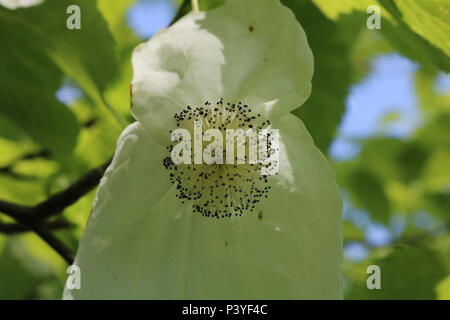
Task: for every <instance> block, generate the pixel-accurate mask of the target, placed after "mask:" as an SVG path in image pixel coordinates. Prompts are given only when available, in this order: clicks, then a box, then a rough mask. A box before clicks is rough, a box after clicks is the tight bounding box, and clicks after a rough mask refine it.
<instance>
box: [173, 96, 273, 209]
mask: <svg viewBox="0 0 450 320" xmlns="http://www.w3.org/2000/svg"><path fill="white" fill-rule="evenodd" d="M259 118H261V115H260V114H254V113H253V112H252V110H251V108H250V107H248V106H247V105H244V104H242V103H241V102H239V103H237V104H235V103H231V102H226V103H225V102H224V100H223V98H222V99H220V100H219V101H217V102H216V103H210V102H209V101H207V102H205V104H204V106H201V107H192V106H186V108H184V109H183V110H181V111H180V112H179V113H176V114H175V115H174V119H175V120H176V124H177V128H183V129H187V130H188V131H190V132H191V134H193V132H194V126H193V124H194V123H195V121H200V123H201V124H202V126H203V129H204V130H205V131H206V130H208V129H219V130H220V131H221V132H222V134H223V137H227V135H226V130H227V129H243V130H247V129H248V128H250V129H254V130H256V131H257V130H261V129H266V128H268V127H270V122H269V121H268V120H266V121H262V120H260V119H259ZM170 133H172V131H170ZM201 138H202V137H201ZM242 140H243V141H242ZM242 140H241V142H240V143H245V141H247V140H248V144H246V145H245V147H246V148H245V151H246V152H245V153H244V155H243V157H242V158H241V157H239V154H238V153H237V152H236V149H237V148H234V154H233V158H234V163H232V164H230V163H227V162H225V161H224V163H212V164H178V165H176V164H175V163H174V162H173V161H172V158H171V157H167V158H165V159H164V166H165V168H166V169H167V170H169V172H170V174H169V179H170V181H171V182H172V183H173V184H174V185H176V189H177V191H178V194H177V197H178V198H179V199H181V200H182V201H183V203H184V202H189V203H192V208H193V211H194V212H197V213H201V214H202V215H203V216H206V217H216V218H225V217H231V216H242V214H243V213H244V212H252V211H253V210H254V209H255V206H256V204H257V203H259V202H260V201H261V200H262V199H264V198H267V197H268V193H269V190H270V186H269V185H268V178H269V177H268V176H267V175H262V174H261V168H262V167H263V164H261V163H260V162H254V163H249V162H251V161H249V160H251V157H250V152H249V151H250V149H251V148H252V147H256V148H257V150H258V151H257V152H258V154H262V153H264V154H265V156H266V157H267V156H268V155H270V153H272V152H276V151H278V150H273V148H272V145H271V141H270V135H269V136H267V141H266V143H263V145H262V146H261V145H260V146H259V147H258V146H257V144H258V138H253V139H250V138H248V139H245V138H244V139H242ZM227 141H228V140H227ZM227 141H225V142H227ZM238 141H239V140H238ZM202 143H203V142H202ZM233 143H234V142H233ZM238 143H239V142H238ZM238 143H237V144H238ZM167 150H168V151H169V152H172V150H173V145H169V146H168V147H167ZM195 152H198V151H196V150H194V152H192V153H191V158H192V160H193V159H194V158H195V156H196V154H195ZM202 152H203V151H202ZM226 156H227V155H226V150H223V159H227V158H226ZM241 156H242V155H241ZM242 162H243V163H242ZM191 163H194V161H192V162H191ZM272 164H273V163H268V164H267V163H266V164H264V166H270V165H272Z"/></svg>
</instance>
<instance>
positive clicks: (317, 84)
mask: <svg viewBox="0 0 450 320" xmlns="http://www.w3.org/2000/svg"><path fill="white" fill-rule="evenodd" d="M283 3H284V4H285V5H286V6H288V7H289V8H290V9H291V10H292V11H293V12H294V13H295V15H296V17H297V20H298V21H299V22H300V23H301V24H302V25H303V26H304V28H305V32H306V34H307V36H308V42H309V45H310V46H311V50H312V51H313V54H314V76H313V80H312V92H311V96H310V97H309V99H308V100H307V101H306V102H305V103H304V105H303V106H302V107H301V108H298V109H296V110H295V111H293V114H295V115H296V116H298V117H299V118H301V119H302V120H303V121H304V123H305V125H306V127H307V128H308V130H309V131H310V132H311V135H312V136H313V138H314V142H315V143H316V144H317V146H318V147H319V148H320V149H321V150H322V152H324V153H326V152H327V150H328V147H329V145H330V143H331V141H332V139H333V137H334V136H335V134H336V129H337V126H338V125H339V123H340V120H341V116H342V114H343V112H344V109H345V106H344V103H345V97H346V96H347V93H348V90H349V85H350V77H351V75H350V72H351V65H350V60H349V51H350V48H351V42H349V41H348V40H347V39H346V38H344V36H343V35H342V30H341V29H340V28H339V27H337V25H336V23H333V22H332V21H330V20H328V19H327V18H326V17H325V16H324V15H323V14H322V13H321V12H320V11H319V10H318V9H317V8H316V7H315V6H314V5H313V4H312V3H311V2H310V1H297V0H284V1H283ZM354 30H355V32H357V30H358V29H354ZM325 35H326V36H325Z"/></svg>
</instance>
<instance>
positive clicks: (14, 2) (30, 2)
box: [0, 0, 44, 10]
mask: <svg viewBox="0 0 450 320" xmlns="http://www.w3.org/2000/svg"><path fill="white" fill-rule="evenodd" d="M42 2H44V0H0V5H2V6H4V7H6V8H8V9H11V10H15V9H19V8H27V7H33V6H37V5H39V4H41V3H42Z"/></svg>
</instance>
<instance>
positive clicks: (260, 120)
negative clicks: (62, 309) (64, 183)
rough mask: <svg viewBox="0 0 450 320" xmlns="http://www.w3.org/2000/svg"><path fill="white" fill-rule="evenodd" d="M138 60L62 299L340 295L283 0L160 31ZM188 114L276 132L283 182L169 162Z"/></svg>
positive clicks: (330, 179) (302, 49)
mask: <svg viewBox="0 0 450 320" xmlns="http://www.w3.org/2000/svg"><path fill="white" fill-rule="evenodd" d="M132 63H133V70H134V76H133V81H132V113H133V115H134V117H135V118H136V120H137V121H136V122H135V123H133V124H131V125H130V126H129V127H128V128H126V129H125V130H124V132H123V133H122V135H121V136H120V138H119V140H118V142H117V148H116V153H115V155H114V159H113V161H112V163H111V165H110V166H109V168H108V169H107V171H106V173H105V175H104V177H103V179H102V181H101V183H100V186H99V189H98V191H97V195H96V200H95V202H94V208H93V212H92V215H91V217H90V219H89V222H88V225H87V227H86V230H85V232H84V235H83V237H82V239H81V243H80V247H79V249H78V253H77V256H76V259H75V264H76V265H78V266H79V267H80V270H81V289H80V290H76V289H73V290H69V289H66V292H65V298H67V299H90V298H95V299H108V298H111V299H115V298H130V299H258V298H261V299H339V298H341V294H342V293H341V291H342V279H341V256H342V235H341V199H340V196H339V193H338V189H337V186H336V182H335V177H334V174H333V172H332V170H331V168H330V166H329V164H328V162H327V160H326V159H325V157H324V156H323V155H322V154H321V152H320V151H319V150H318V149H317V148H316V147H315V145H314V143H313V140H312V139H311V137H310V135H309V134H308V131H307V130H306V128H305V127H304V125H303V124H302V122H301V120H300V119H298V118H297V117H295V116H293V115H292V114H290V111H291V110H293V109H294V108H297V107H298V106H300V105H301V104H302V103H303V102H304V101H305V100H306V99H307V98H308V96H309V94H310V90H311V78H312V74H313V56H312V53H311V50H310V48H309V46H308V43H307V39H306V35H305V33H304V31H303V29H302V27H301V26H300V24H299V23H298V22H297V20H296V19H295V17H294V15H293V13H292V12H291V11H290V10H289V9H288V8H286V7H285V6H283V5H282V4H281V3H280V2H279V1H278V0H246V1H241V0H228V1H226V3H225V4H224V5H223V6H221V7H218V8H216V9H214V10H211V11H209V12H191V13H189V14H187V15H186V16H185V17H183V18H182V19H180V20H179V21H178V22H177V23H175V24H174V25H172V26H171V27H169V28H168V29H166V30H163V31H161V32H159V33H157V34H156V35H155V36H153V37H152V38H151V39H150V40H149V41H148V42H146V43H144V44H141V45H140V46H138V47H137V48H136V49H135V51H134V54H133V57H132ZM194 120H196V121H200V122H201V123H202V124H203V125H204V126H206V127H207V128H212V129H217V130H219V131H221V132H222V133H223V134H224V136H226V134H225V131H226V130H227V129H236V128H242V127H245V128H252V127H254V128H268V127H270V128H276V129H277V130H278V132H279V147H278V152H279V157H278V161H279V164H278V165H279V168H278V172H277V174H274V175H261V173H260V169H261V164H259V163H257V164H254V163H253V164H251V163H245V164H228V163H201V164H196V163H195V162H194V164H190V165H185V164H180V165H177V164H175V163H173V161H171V160H170V151H171V150H173V141H171V140H172V139H171V132H173V130H175V129H177V128H184V129H186V130H187V131H189V132H191V133H193V130H194V128H193V125H192V122H193V121H194ZM192 156H193V157H195V156H196V155H194V154H193V155H192ZM168 157H169V159H168ZM200 157H201V154H200Z"/></svg>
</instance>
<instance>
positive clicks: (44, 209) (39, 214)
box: [0, 160, 111, 263]
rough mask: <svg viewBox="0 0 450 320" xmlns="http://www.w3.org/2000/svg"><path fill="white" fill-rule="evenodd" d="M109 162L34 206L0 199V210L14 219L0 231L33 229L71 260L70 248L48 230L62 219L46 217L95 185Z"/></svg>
mask: <svg viewBox="0 0 450 320" xmlns="http://www.w3.org/2000/svg"><path fill="white" fill-rule="evenodd" d="M110 163H111V160H108V161H107V162H106V163H104V164H103V165H101V166H100V167H98V168H95V169H92V170H91V171H89V172H87V173H86V174H85V175H84V176H82V177H81V178H80V179H78V180H77V181H75V182H74V183H72V184H71V185H70V186H69V187H68V188H66V189H65V190H63V191H61V192H58V193H56V194H54V195H52V196H50V197H49V198H48V199H47V200H45V201H43V202H41V203H39V204H38V205H36V206H34V207H28V206H23V205H20V204H16V203H12V202H9V201H4V200H1V199H0V212H3V213H4V214H6V215H8V216H9V217H11V218H13V219H14V220H15V221H16V223H9V224H0V232H3V233H8V234H13V233H18V232H24V231H34V232H35V233H36V234H38V235H39V236H40V237H41V238H42V239H43V240H44V241H45V242H47V244H48V245H50V246H51V247H52V248H53V249H55V251H56V252H58V253H59V254H60V255H61V256H62V257H63V258H64V259H65V260H66V261H67V262H68V263H72V262H73V257H74V254H73V252H71V250H70V249H69V248H68V247H66V246H65V245H64V243H63V242H61V241H60V240H59V239H58V238H56V237H55V236H54V235H53V234H52V233H51V231H50V229H59V228H62V227H65V226H64V225H63V224H61V222H59V223H57V222H56V221H53V222H50V221H47V219H49V218H50V217H52V216H54V215H56V214H59V213H62V212H63V211H64V209H65V208H67V207H68V206H70V205H72V204H73V203H75V202H76V201H77V200H79V199H80V198H81V197H83V196H84V195H86V194H87V193H89V192H90V191H91V190H92V189H94V187H95V186H97V184H98V183H99V182H100V179H101V177H102V176H103V173H104V172H105V170H106V168H107V167H108V166H109V164H110Z"/></svg>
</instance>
